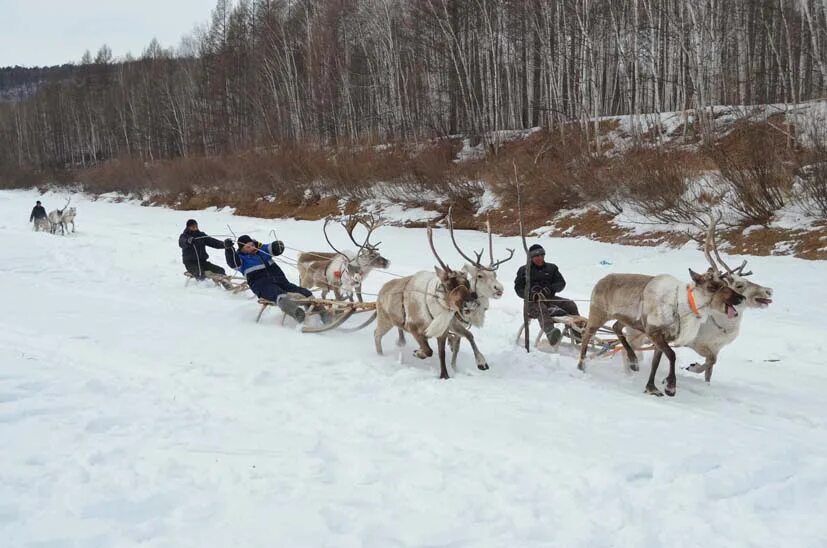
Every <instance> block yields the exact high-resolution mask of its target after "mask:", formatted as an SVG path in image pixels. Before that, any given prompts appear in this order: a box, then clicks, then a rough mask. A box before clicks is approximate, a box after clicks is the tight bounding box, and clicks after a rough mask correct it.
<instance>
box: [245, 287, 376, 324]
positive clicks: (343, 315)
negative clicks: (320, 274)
mask: <svg viewBox="0 0 827 548" xmlns="http://www.w3.org/2000/svg"><path fill="white" fill-rule="evenodd" d="M288 297H290V299H292V300H293V301H294V302H296V303H298V304H301V305H302V306H304V308H305V321H304V323H303V324H302V333H322V332H324V331H330V330H331V329H339V330H341V331H346V332H352V331H358V330H360V329H362V328H364V327H367V326H368V325H370V324H371V323H372V322H373V320H374V319H376V303H365V302H350V301H335V300H331V299H319V298H316V297H305V296H303V295H300V294H298V293H289V294H288ZM258 304H260V305H261V309H260V310H259V312H258V316H256V323H258V322H259V321H260V320H261V316H262V315H263V314H264V311H265V310H267V308H268V307H270V306H276V303H274V302H273V301H269V300H267V299H259V300H258ZM365 312H371V315H370V317H368V318H367V319H366V320H365V321H363V322H362V323H361V324H358V325H356V326H353V327H343V324H344V323H345V322H346V321H347V320H348V319H349V318H351V317H352V316H354V315H356V314H363V313H365ZM286 317H287V315H286V314H285V315H283V316H282V319H281V321H282V324H283V323H284V320H285V318H286ZM314 318H315V319H316V320H314Z"/></svg>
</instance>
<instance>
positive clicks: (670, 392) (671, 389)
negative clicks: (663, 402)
mask: <svg viewBox="0 0 827 548" xmlns="http://www.w3.org/2000/svg"><path fill="white" fill-rule="evenodd" d="M664 392H666V395H667V396H669V397H670V398H674V397H675V394H676V393H677V390H676V389H675V386H674V385H672V386H669V385H667V386H666V388H664Z"/></svg>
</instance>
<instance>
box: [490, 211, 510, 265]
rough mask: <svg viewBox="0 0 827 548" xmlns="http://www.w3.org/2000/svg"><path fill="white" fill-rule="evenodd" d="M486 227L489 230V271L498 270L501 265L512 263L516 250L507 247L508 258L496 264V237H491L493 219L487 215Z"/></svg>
mask: <svg viewBox="0 0 827 548" xmlns="http://www.w3.org/2000/svg"><path fill="white" fill-rule="evenodd" d="M485 227H486V228H487V229H488V258H489V261H488V269H489V270H497V269H498V268H500V265H501V264H503V263H506V262H508V261H510V260H511V259H512V258H514V250H513V249H512V248H510V247H506V248H505V250H506V251H508V257H506V258H505V259H501V260H499V261H497V262H494V237H493V236H492V235H491V218H490V217H489V216H487V215H486V217H485Z"/></svg>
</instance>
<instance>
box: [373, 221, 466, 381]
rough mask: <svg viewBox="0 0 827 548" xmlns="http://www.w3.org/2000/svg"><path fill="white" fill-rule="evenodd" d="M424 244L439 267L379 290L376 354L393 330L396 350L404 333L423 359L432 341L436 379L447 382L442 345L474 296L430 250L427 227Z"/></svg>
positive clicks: (462, 277) (463, 279)
mask: <svg viewBox="0 0 827 548" xmlns="http://www.w3.org/2000/svg"><path fill="white" fill-rule="evenodd" d="M428 243H429V245H430V247H431V251H432V252H433V254H434V257H436V260H437V262H438V263H439V266H435V267H434V272H430V271H427V270H425V271H422V272H417V273H416V274H414V275H412V276H406V277H404V278H398V279H396V280H391V281H389V282H387V283H386V284H385V285H383V286H382V289H380V290H379V296H378V297H377V300H376V312H377V317H376V331H375V332H374V343H375V345H376V353H377V354H379V355H382V337H383V336H384V335H385V334H386V333H387V332H388V331H390V330H391V329H393V328H394V327H396V328H397V329H398V332H399V338H398V341H397V344H398V346H404V344H405V335H404V331H407V332H408V333H410V334H411V335H412V336H413V337H414V339H416V341H417V342H418V343H419V349H418V350H416V351H415V352H414V356H416V357H417V358H420V359H425V358H428V357H430V356H432V355H433V350H431V347H430V346H429V345H428V339H429V338H432V337H436V339H437V349H438V351H439V366H440V375H439V378H441V379H447V378H449V377H448V369H447V368H446V364H445V343H446V341H447V339H448V335H449V329H450V328H451V326H452V324H453V323H454V321H455V319H457V318H459V319H460V320H462V321H464V322H467V321H468V320H467V318H468V317H469V316H470V314H472V313H473V311H474V310H475V309H476V308H477V306H479V303H478V302H477V295H476V294H475V293H474V292H473V291H472V290H471V284H470V282H469V281H468V278H467V276H466V275H465V273H464V272H462V271H456V270H451V269H450V268H449V267H448V266H447V265H446V264H445V263H444V262H443V261H442V259H440V257H439V255H438V254H437V252H436V249H435V248H434V242H433V231H432V229H431V227H430V226H429V227H428Z"/></svg>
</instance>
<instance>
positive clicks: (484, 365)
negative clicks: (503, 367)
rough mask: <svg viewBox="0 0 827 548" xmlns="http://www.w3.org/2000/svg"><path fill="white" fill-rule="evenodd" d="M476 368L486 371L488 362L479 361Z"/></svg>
mask: <svg viewBox="0 0 827 548" xmlns="http://www.w3.org/2000/svg"><path fill="white" fill-rule="evenodd" d="M477 369H479V370H480V371H488V369H489V368H488V364H487V363H479V364H477Z"/></svg>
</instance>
